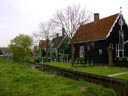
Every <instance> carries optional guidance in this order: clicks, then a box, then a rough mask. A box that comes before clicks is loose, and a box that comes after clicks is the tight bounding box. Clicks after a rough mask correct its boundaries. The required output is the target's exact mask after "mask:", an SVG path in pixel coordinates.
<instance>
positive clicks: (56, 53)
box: [49, 28, 70, 61]
mask: <svg viewBox="0 0 128 96" xmlns="http://www.w3.org/2000/svg"><path fill="white" fill-rule="evenodd" d="M68 43H69V38H68V37H67V36H66V35H65V29H64V28H62V36H59V34H58V33H57V34H56V37H55V38H53V39H52V41H51V42H50V43H49V57H50V58H51V59H52V60H57V61H60V60H61V59H68V58H69V57H68V56H69V54H70V53H69V46H68Z"/></svg>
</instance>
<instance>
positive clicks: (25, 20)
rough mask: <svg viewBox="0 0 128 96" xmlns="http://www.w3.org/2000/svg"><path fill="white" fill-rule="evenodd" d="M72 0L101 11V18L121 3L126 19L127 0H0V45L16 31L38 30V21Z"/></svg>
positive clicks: (16, 33) (21, 32) (117, 8)
mask: <svg viewBox="0 0 128 96" xmlns="http://www.w3.org/2000/svg"><path fill="white" fill-rule="evenodd" d="M72 4H75V5H77V4H79V5H81V7H83V8H84V7H86V8H87V9H89V10H90V11H92V12H93V13H100V18H103V17H107V16H109V15H113V14H115V13H118V12H119V11H120V6H121V7H122V12H123V15H124V18H125V20H126V22H128V0H0V33H1V34H0V47H6V46H8V44H9V43H10V40H11V39H13V38H14V37H15V36H17V35H19V34H28V35H32V33H33V32H37V31H38V30H39V23H40V22H42V21H43V22H45V21H47V20H49V19H50V18H51V17H52V15H53V13H54V12H55V11H56V10H57V9H62V8H65V7H66V6H68V5H72ZM127 24H128V23H127Z"/></svg>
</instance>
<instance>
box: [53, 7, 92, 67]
mask: <svg viewBox="0 0 128 96" xmlns="http://www.w3.org/2000/svg"><path fill="white" fill-rule="evenodd" d="M90 17H91V12H90V11H89V10H87V9H86V8H85V9H82V8H81V7H80V6H79V5H78V6H77V5H73V6H68V7H66V8H65V9H63V10H62V9H61V10H58V11H56V13H55V14H54V17H53V19H52V21H53V22H54V23H55V25H56V26H58V27H61V28H62V27H63V28H65V31H66V35H67V36H68V37H69V38H70V41H71V39H72V37H73V35H74V33H75V32H76V31H77V29H78V28H79V26H80V25H82V24H85V23H87V22H89V21H90ZM70 44H71V50H72V52H71V54H72V55H71V57H72V58H71V64H72V67H73V66H74V51H75V49H74V42H73V41H71V42H70Z"/></svg>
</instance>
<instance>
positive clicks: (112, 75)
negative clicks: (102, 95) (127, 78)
mask: <svg viewBox="0 0 128 96" xmlns="http://www.w3.org/2000/svg"><path fill="white" fill-rule="evenodd" d="M123 74H128V72H121V73H116V74H111V75H108V77H115V76H119V75H123Z"/></svg>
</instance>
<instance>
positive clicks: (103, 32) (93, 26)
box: [72, 13, 119, 43]
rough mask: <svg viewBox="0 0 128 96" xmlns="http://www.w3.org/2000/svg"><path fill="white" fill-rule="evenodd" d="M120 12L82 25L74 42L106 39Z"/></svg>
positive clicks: (75, 35) (74, 37)
mask: <svg viewBox="0 0 128 96" xmlns="http://www.w3.org/2000/svg"><path fill="white" fill-rule="evenodd" d="M118 15H119V13H118V14H115V15H112V16H109V17H106V18H103V19H100V20H98V21H97V22H92V23H88V24H86V25H81V26H80V27H79V29H78V31H77V32H76V33H75V34H74V36H73V38H72V40H73V42H74V43H79V42H89V41H97V40H104V39H105V38H106V36H107V34H108V33H109V31H110V29H111V28H112V26H113V24H114V22H115V21H116V19H117V17H118Z"/></svg>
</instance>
